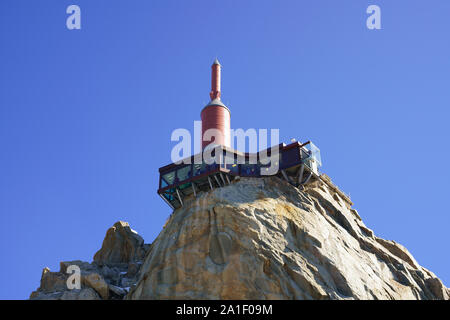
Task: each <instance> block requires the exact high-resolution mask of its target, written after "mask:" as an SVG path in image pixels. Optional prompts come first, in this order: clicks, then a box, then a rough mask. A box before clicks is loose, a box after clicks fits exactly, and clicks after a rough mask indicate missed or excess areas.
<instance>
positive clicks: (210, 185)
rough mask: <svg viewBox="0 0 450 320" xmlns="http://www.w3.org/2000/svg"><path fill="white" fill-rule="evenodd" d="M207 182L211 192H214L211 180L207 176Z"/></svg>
mask: <svg viewBox="0 0 450 320" xmlns="http://www.w3.org/2000/svg"><path fill="white" fill-rule="evenodd" d="M208 182H209V187H210V188H211V190H214V188H213V185H212V182H211V178H210V177H209V176H208Z"/></svg>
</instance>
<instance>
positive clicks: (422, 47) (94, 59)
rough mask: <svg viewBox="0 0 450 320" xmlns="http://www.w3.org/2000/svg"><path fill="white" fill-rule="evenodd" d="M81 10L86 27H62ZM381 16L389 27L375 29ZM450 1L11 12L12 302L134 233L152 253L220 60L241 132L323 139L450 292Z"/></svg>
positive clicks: (7, 2)
mask: <svg viewBox="0 0 450 320" xmlns="http://www.w3.org/2000/svg"><path fill="white" fill-rule="evenodd" d="M70 4H77V5H79V6H80V8H81V18H82V29H81V30H68V29H67V28H66V18H67V16H68V15H67V14H66V8H67V6H69V5H70ZM371 4H376V5H379V6H380V8H381V15H382V16H381V19H382V22H381V24H382V30H368V29H367V28H366V19H367V17H368V15H367V14H366V8H367V7H368V6H369V5H371ZM448 12H450V2H449V1H446V0H441V1H438V0H436V1H425V0H420V1H405V0H398V1H380V0H371V1H363V0H352V1H351V0H342V1H331V0H329V1H324V0H320V1H299V0H295V1H274V0H272V1H262V0H258V1H248V0H246V1H237V0H233V1H216V0H208V1H173V0H152V1H144V0H140V1H138V0H135V1H123V0H120V1H119V0H118V1H100V0H89V1H86V0H71V1H63V0H53V1H50V0H40V1H23V0H3V1H1V2H0V147H1V152H0V177H1V178H0V214H1V219H2V222H3V227H2V232H0V237H1V238H0V246H1V247H0V248H1V254H2V263H1V264H0V277H1V281H0V282H1V283H2V286H1V287H0V298H1V299H25V298H28V296H29V294H30V293H31V291H32V290H35V289H36V288H37V287H38V286H39V280H40V275H41V271H42V268H44V267H45V266H49V267H50V269H51V270H53V271H56V270H58V269H59V261H64V260H75V259H81V260H86V261H92V257H93V255H94V253H95V252H96V251H97V250H98V249H99V248H100V247H101V243H102V240H103V237H104V235H105V232H106V230H107V228H108V227H110V226H111V225H112V224H113V223H114V222H115V221H117V220H125V221H128V222H129V223H130V224H131V226H132V227H133V228H134V229H136V230H137V231H138V232H139V233H140V234H141V235H143V237H144V239H145V240H146V242H152V241H153V240H154V238H155V237H156V236H157V235H158V234H159V232H160V231H161V229H162V226H163V224H164V222H165V220H166V219H167V217H168V216H169V214H170V210H169V208H168V206H167V205H166V204H165V203H164V202H163V201H162V200H161V199H160V198H159V197H158V196H157V194H156V189H157V183H158V168H159V167H161V166H163V165H166V164H168V163H169V162H170V151H171V148H172V147H173V146H174V143H173V142H171V141H170V135H171V132H172V130H174V129H176V128H187V129H192V128H193V121H194V120H199V119H200V111H201V109H202V107H203V106H204V105H205V104H206V103H207V102H208V98H209V95H208V94H209V90H210V66H211V63H212V62H213V60H214V58H215V57H219V59H220V61H221V63H222V65H223V70H222V100H223V101H224V102H225V103H226V104H227V106H229V108H230V110H231V125H232V127H233V128H244V129H248V128H268V129H270V128H279V129H280V138H281V140H283V141H285V142H288V141H289V139H290V138H291V137H295V138H297V139H298V140H300V141H306V140H312V141H314V142H315V144H316V145H317V146H318V147H319V148H320V149H321V152H322V161H323V167H322V171H323V172H325V173H326V174H328V175H329V176H330V177H332V179H333V181H334V182H335V183H336V184H337V185H339V186H340V187H341V188H342V189H343V190H344V191H345V192H347V193H350V194H351V198H352V200H353V202H354V203H355V206H354V207H355V208H356V209H357V210H358V212H359V213H360V215H361V216H362V218H363V220H364V222H365V223H366V225H367V226H368V227H370V228H372V229H373V230H374V232H375V234H376V235H377V236H380V237H383V238H386V239H392V240H395V241H397V242H399V243H401V244H403V245H404V246H406V247H407V248H408V249H409V251H410V252H411V253H412V254H413V255H414V257H415V258H416V259H417V260H418V262H419V263H420V264H421V265H423V266H424V267H426V268H428V269H430V270H432V271H433V272H434V273H435V274H436V275H437V276H439V277H440V278H441V279H442V280H443V281H444V283H445V284H446V285H447V286H449V285H450V269H449V266H450V257H449V255H448V248H447V246H448V243H449V242H448V231H449V223H450V215H449V212H448V205H447V204H446V202H445V201H446V200H445V199H447V197H448V196H449V188H448V181H449V180H450V168H449V167H448V166H446V163H448V162H449V160H450V150H449V148H447V146H448V138H449V136H450V135H449V133H450V130H449V125H448V119H449V116H450V112H449V108H448V107H449V106H450V91H449V88H448V83H449V75H450V59H449V57H450V41H449V39H448V34H449V31H450V25H449V22H448Z"/></svg>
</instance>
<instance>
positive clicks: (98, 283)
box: [82, 273, 109, 300]
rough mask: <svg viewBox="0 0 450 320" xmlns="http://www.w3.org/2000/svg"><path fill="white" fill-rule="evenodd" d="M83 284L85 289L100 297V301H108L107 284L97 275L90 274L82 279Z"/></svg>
mask: <svg viewBox="0 0 450 320" xmlns="http://www.w3.org/2000/svg"><path fill="white" fill-rule="evenodd" d="M82 281H83V284H84V285H86V286H87V287H90V288H93V289H94V290H95V291H97V293H98V294H99V295H100V297H102V299H105V300H106V299H108V297H109V288H108V283H106V281H105V279H103V277H102V276H101V275H99V274H98V273H90V274H88V275H86V276H84V277H83V278H82Z"/></svg>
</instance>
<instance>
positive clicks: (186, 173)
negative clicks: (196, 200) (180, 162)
mask: <svg viewBox="0 0 450 320" xmlns="http://www.w3.org/2000/svg"><path fill="white" fill-rule="evenodd" d="M190 175H191V166H190V165H189V166H185V167H183V168H181V169H178V170H177V178H178V179H177V180H178V181H184V180H186V179H189V177H190Z"/></svg>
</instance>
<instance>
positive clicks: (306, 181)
mask: <svg viewBox="0 0 450 320" xmlns="http://www.w3.org/2000/svg"><path fill="white" fill-rule="evenodd" d="M312 175H313V173H312V172H311V173H310V174H309V176H308V178H306V180H305V181H304V182H303V183H302V185H303V184H307V183H308V181H309V179H311V177H312Z"/></svg>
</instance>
